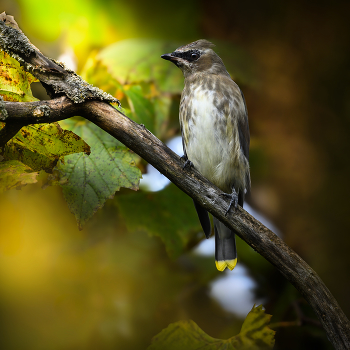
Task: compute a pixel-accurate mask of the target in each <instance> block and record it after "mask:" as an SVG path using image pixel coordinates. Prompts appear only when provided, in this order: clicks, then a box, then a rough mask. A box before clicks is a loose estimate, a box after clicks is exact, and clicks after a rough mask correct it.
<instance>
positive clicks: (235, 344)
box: [147, 305, 275, 350]
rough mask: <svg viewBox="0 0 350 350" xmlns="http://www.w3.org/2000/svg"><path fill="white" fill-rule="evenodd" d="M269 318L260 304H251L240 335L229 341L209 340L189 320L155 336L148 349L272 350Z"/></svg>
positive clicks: (272, 340) (206, 335) (173, 324)
mask: <svg viewBox="0 0 350 350" xmlns="http://www.w3.org/2000/svg"><path fill="white" fill-rule="evenodd" d="M270 319H271V316H270V315H268V314H266V313H265V311H264V309H263V307H262V305H260V306H258V307H255V305H254V306H253V308H252V310H251V311H250V312H249V313H248V315H247V317H246V319H245V320H244V322H243V325H242V328H241V331H240V333H239V334H238V335H236V336H234V337H232V338H229V339H216V338H213V337H211V336H210V335H208V334H206V333H205V332H204V331H203V330H202V329H201V328H199V327H198V326H197V324H196V323H195V322H193V321H192V320H187V321H179V322H175V323H172V324H170V325H169V326H168V327H167V328H165V329H163V330H162V331H161V332H160V333H159V334H158V335H156V336H155V337H154V338H153V339H152V344H151V345H150V346H149V347H148V348H147V350H164V349H167V350H178V349H186V350H271V349H273V346H274V344H275V340H274V336H275V331H273V330H271V329H270V328H269V327H268V324H269V322H270Z"/></svg>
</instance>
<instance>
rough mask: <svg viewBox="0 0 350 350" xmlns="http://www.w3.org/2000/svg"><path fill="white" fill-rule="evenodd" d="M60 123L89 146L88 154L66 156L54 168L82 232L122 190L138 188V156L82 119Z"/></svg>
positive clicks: (139, 173) (139, 174) (139, 176)
mask: <svg viewBox="0 0 350 350" xmlns="http://www.w3.org/2000/svg"><path fill="white" fill-rule="evenodd" d="M61 124H62V125H63V126H64V127H66V128H67V129H70V130H72V131H73V132H74V133H75V134H77V135H79V136H80V137H82V138H84V140H86V141H87V142H88V144H89V145H90V147H91V154H90V155H86V154H85V153H79V154H71V155H68V156H66V157H64V162H59V164H58V167H57V168H58V171H59V173H60V176H61V180H62V181H61V182H62V184H61V187H62V190H63V195H64V197H65V199H66V201H67V204H68V207H69V209H70V211H71V212H72V213H73V214H74V215H75V217H76V219H77V222H78V226H79V228H80V229H81V228H82V227H83V225H84V224H85V223H86V221H87V220H88V219H89V218H91V217H92V215H93V214H94V213H95V212H96V211H97V210H98V209H99V208H101V207H102V206H103V205H104V203H105V202H106V200H107V199H108V198H112V197H113V196H114V194H115V192H116V191H118V190H119V189H120V188H121V187H125V188H130V189H132V190H135V191H136V190H137V189H138V186H139V182H140V178H141V171H140V170H139V169H138V168H137V167H136V162H137V160H138V159H139V157H138V156H137V155H136V154H135V153H133V152H132V151H130V150H129V149H128V148H126V147H125V146H124V145H123V144H122V143H120V142H119V141H118V140H116V139H115V138H114V137H112V136H111V135H109V134H107V133H106V132H105V131H103V130H102V129H100V128H99V127H98V126H96V125H95V124H93V123H91V122H89V121H87V120H85V119H83V118H72V119H68V120H65V121H64V122H61ZM63 182H64V183H63Z"/></svg>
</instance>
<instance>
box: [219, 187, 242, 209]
mask: <svg viewBox="0 0 350 350" xmlns="http://www.w3.org/2000/svg"><path fill="white" fill-rule="evenodd" d="M221 196H224V197H228V198H230V199H231V200H230V204H229V205H228V208H227V210H226V213H225V216H226V215H227V214H228V212H229V211H230V209H231V208H232V207H234V209H235V210H236V209H237V207H238V194H237V192H236V191H235V190H234V189H233V191H232V193H221Z"/></svg>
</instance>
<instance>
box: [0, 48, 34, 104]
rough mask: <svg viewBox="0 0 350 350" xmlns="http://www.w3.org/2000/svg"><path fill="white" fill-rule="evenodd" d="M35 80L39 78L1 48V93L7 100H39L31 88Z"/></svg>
mask: <svg viewBox="0 0 350 350" xmlns="http://www.w3.org/2000/svg"><path fill="white" fill-rule="evenodd" d="M35 81H38V80H36V79H35V78H34V77H33V76H32V75H31V74H30V73H27V72H26V71H24V70H23V68H22V67H21V66H20V64H19V62H18V61H16V60H15V59H14V58H12V57H11V56H9V55H8V54H7V53H6V52H4V51H1V50H0V95H1V96H3V97H4V100H5V101H15V102H30V101H38V99H37V98H35V97H34V96H33V94H32V91H31V89H30V84H31V83H32V82H35Z"/></svg>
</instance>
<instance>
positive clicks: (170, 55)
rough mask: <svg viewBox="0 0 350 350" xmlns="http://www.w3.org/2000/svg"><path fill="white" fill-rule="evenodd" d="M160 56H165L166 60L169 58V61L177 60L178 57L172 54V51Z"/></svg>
mask: <svg viewBox="0 0 350 350" xmlns="http://www.w3.org/2000/svg"><path fill="white" fill-rule="evenodd" d="M160 57H161V58H163V59H164V60H168V61H177V57H175V56H172V54H171V53H166V54H164V55H162V56H160Z"/></svg>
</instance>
